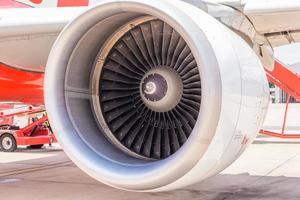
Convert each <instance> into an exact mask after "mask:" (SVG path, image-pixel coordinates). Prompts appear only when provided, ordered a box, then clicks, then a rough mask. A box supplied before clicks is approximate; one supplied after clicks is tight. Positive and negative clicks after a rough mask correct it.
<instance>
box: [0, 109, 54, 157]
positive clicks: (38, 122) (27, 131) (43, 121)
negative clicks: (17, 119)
mask: <svg viewBox="0 0 300 200" xmlns="http://www.w3.org/2000/svg"><path fill="white" fill-rule="evenodd" d="M0 114H1V113H0ZM24 114H25V115H28V117H29V119H30V120H29V122H28V125H27V126H25V127H22V128H21V127H18V126H14V125H10V124H2V125H0V148H1V150H2V151H4V152H13V151H15V150H16V149H17V147H18V146H20V145H24V146H29V147H31V148H35V149H37V148H42V147H43V146H44V145H45V144H52V143H54V142H56V138H55V136H54V134H53V133H52V130H51V127H50V125H49V123H48V117H47V116H46V115H45V114H44V111H43V110H33V109H30V110H28V111H22V112H15V113H12V114H8V115H2V116H1V115H0V117H2V118H5V117H11V116H17V115H24ZM37 114H40V115H41V117H40V118H37V117H36V116H37Z"/></svg>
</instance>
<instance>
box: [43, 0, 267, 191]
mask: <svg viewBox="0 0 300 200" xmlns="http://www.w3.org/2000/svg"><path fill="white" fill-rule="evenodd" d="M45 79H46V80H45V101H46V108H47V111H48V115H49V120H50V123H51V125H52V127H53V129H54V131H55V133H56V134H57V138H58V140H59V142H60V144H61V146H62V147H63V149H64V150H65V152H66V153H67V155H68V156H69V157H70V158H71V159H72V160H73V161H74V163H75V164H76V165H78V166H79V167H80V168H81V169H82V170H83V171H85V172H86V173H87V174H89V175H90V176H92V177H94V178H95V179H97V180H99V181H101V182H103V183H105V184H108V185H111V186H113V187H116V188H120V189H125V190H131V191H151V192H154V191H165V190H172V189H176V188H181V187H185V186H188V185H190V184H194V183H196V182H199V181H202V180H204V179H206V178H208V177H210V176H212V175H215V174H217V173H219V172H220V171H222V170H223V169H224V168H226V167H227V166H228V165H230V164H231V163H232V162H233V161H234V160H236V159H237V158H238V157H239V155H241V153H242V152H243V151H244V150H245V148H246V147H247V146H248V145H249V144H250V143H251V142H252V141H253V140H254V138H255V136H256V134H257V133H258V131H259V129H260V127H261V125H262V123H263V120H264V117H265V113H266V110H267V106H268V97H269V89H268V84H267V80H266V77H265V73H264V70H263V67H262V65H261V63H260V61H259V59H258V58H257V56H256V54H255V53H254V52H253V50H252V49H251V48H250V47H249V46H248V45H247V44H246V42H245V41H243V40H242V39H241V38H240V37H239V36H237V35H236V34H235V33H233V32H232V31H231V30H229V29H228V28H227V27H225V26H224V25H223V24H221V23H220V22H219V21H217V20H216V19H214V18H213V17H211V16H209V15H208V14H207V13H205V12H204V11H202V10H200V9H199V8H197V7H195V6H193V5H191V4H188V3H185V2H183V1H179V0H172V1H171V0H170V1H161V0H104V1H101V3H100V4H98V5H97V6H95V7H92V8H90V9H89V10H88V11H86V12H85V13H83V14H82V15H81V16H79V17H78V18H77V19H75V20H74V21H73V22H71V23H70V24H69V25H68V26H67V27H66V28H65V29H64V31H63V32H62V33H61V34H60V36H59V37H58V39H57V41H56V43H55V45H54V47H53V49H52V51H51V54H50V57H49V60H48V64H47V68H46V75H45Z"/></svg>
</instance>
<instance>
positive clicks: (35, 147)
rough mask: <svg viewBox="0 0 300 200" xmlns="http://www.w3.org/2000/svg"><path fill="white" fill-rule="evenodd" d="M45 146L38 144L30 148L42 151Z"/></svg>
mask: <svg viewBox="0 0 300 200" xmlns="http://www.w3.org/2000/svg"><path fill="white" fill-rule="evenodd" d="M43 146H44V145H43V144H36V145H30V146H29V148H31V149H41V148H42V147H43Z"/></svg>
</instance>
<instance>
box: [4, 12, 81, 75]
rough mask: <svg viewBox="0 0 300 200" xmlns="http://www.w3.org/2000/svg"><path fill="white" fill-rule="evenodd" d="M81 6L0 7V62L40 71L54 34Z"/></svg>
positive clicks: (56, 34)
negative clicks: (58, 7)
mask: <svg viewBox="0 0 300 200" xmlns="http://www.w3.org/2000/svg"><path fill="white" fill-rule="evenodd" d="M84 9H86V8H83V7H82V8H79V7H78V8H60V9H57V8H39V9H31V8H28V9H2V10H0V62H2V63H5V64H6V65H9V66H12V67H16V68H21V69H25V70H30V71H43V70H44V67H45V65H46V62H47V58H48V55H49V52H50V49H51V47H52V45H53V43H54V41H55V39H56V38H57V36H58V34H59V33H60V32H61V30H62V29H63V28H64V26H65V25H66V24H67V23H68V22H70V21H71V20H72V19H74V18H75V17H76V16H77V15H79V14H80V13H81V12H82V11H83V10H84Z"/></svg>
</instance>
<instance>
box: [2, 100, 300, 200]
mask: <svg viewBox="0 0 300 200" xmlns="http://www.w3.org/2000/svg"><path fill="white" fill-rule="evenodd" d="M282 111H283V105H272V106H271V109H270V112H269V114H268V116H267V119H266V123H265V128H271V129H274V130H279V129H280V127H279V124H278V123H279V122H280V117H281V114H280V113H281V112H282ZM299 111H300V106H299V105H293V106H292V109H291V111H290V115H289V116H290V117H289V122H288V132H291V133H296V132H297V130H299V132H300V117H299V116H298V115H300V112H299ZM297 120H299V122H297ZM0 199H1V200H27V199H30V200H44V199H46V200H56V199H62V200H69V199H70V200H77V199H82V200H89V199H93V200H94V199H101V200H131V199H139V200H148V199H151V200H166V199H168V200H169V199H170V200H171V199H172V200H182V199H186V200H190V199H201V200H236V199H243V200H244V199H245V200H250V199H256V200H258V199H264V200H265V199H267V200H271V199H272V200H277V199H278V200H281V199H285V200H293V199H295V200H296V199H300V140H296V139H292V140H291V139H285V140H283V139H275V138H270V137H265V136H262V135H259V136H258V137H257V139H256V140H255V142H254V143H253V144H252V145H251V146H250V147H249V148H248V149H247V151H246V152H245V153H244V154H243V155H242V156H241V157H240V158H239V159H238V160H237V161H236V162H235V163H233V164H232V165H231V166H230V167H229V168H227V169H226V170H225V171H223V172H222V173H221V174H219V175H217V176H215V177H212V178H210V179H208V180H206V181H204V182H202V183H199V184H196V185H194V186H190V187H188V188H184V189H180V190H177V191H171V192H164V193H147V194H145V193H132V192H125V191H120V190H117V189H114V188H111V187H108V186H105V185H103V184H101V183H99V182H97V181H95V180H93V179H92V178H90V177H88V176H87V175H86V174H85V173H83V172H82V171H81V170H80V169H78V168H77V167H76V166H75V165H74V164H73V163H72V162H71V161H70V160H69V159H68V158H67V156H66V155H65V154H64V152H63V151H62V150H61V149H60V148H59V146H58V145H55V146H53V147H47V148H45V149H42V150H28V149H25V148H20V149H19V150H18V151H17V152H15V153H0Z"/></svg>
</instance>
